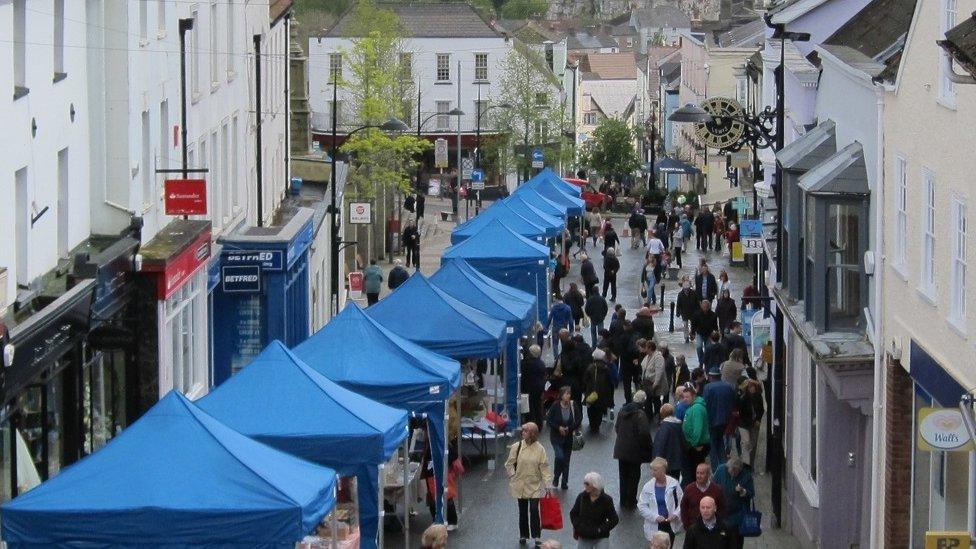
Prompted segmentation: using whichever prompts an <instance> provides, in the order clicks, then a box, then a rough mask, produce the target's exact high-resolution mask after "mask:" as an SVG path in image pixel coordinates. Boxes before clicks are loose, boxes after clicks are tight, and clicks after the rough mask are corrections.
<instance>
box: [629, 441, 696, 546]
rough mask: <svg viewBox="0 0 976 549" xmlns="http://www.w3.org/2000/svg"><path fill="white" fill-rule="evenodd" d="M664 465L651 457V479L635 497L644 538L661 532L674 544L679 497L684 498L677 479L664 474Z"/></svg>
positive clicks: (679, 515) (665, 470) (665, 471)
mask: <svg viewBox="0 0 976 549" xmlns="http://www.w3.org/2000/svg"><path fill="white" fill-rule="evenodd" d="M667 471H668V462H667V460H665V459H663V458H659V457H658V458H654V461H652V462H651V477H652V478H651V480H649V481H647V484H645V485H644V489H643V490H641V493H640V497H638V498H637V512H638V513H640V514H641V516H642V517H644V536H645V537H647V539H648V540H651V539H653V536H654V534H655V533H656V532H664V533H666V534H667V535H668V536H669V537H670V538H671V541H672V542H673V541H674V535H675V534H677V533H678V532H680V531H681V497H682V496H683V495H684V494H683V493H682V491H681V486H680V485H679V484H678V481H677V479H675V478H674V477H672V476H669V475H668V474H667Z"/></svg>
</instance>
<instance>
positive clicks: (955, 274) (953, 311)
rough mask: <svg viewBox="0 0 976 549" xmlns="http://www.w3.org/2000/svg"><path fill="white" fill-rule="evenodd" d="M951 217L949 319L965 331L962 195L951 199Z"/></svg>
mask: <svg viewBox="0 0 976 549" xmlns="http://www.w3.org/2000/svg"><path fill="white" fill-rule="evenodd" d="M949 209H950V217H951V219H952V252H951V258H950V269H951V274H950V277H951V281H952V290H951V297H950V300H949V321H950V323H951V324H952V325H953V326H954V327H955V328H956V329H957V330H960V331H962V332H963V333H965V329H966V274H967V273H966V271H967V267H968V265H967V260H966V244H967V242H966V237H967V232H968V230H967V229H968V227H967V222H968V220H967V218H966V200H965V199H964V198H962V197H960V196H955V195H954V196H953V197H952V199H951V201H950V206H949Z"/></svg>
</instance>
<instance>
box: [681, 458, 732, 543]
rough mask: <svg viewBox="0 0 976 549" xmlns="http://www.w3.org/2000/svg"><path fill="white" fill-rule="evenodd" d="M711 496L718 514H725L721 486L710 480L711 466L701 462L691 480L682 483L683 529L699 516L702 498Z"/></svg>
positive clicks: (688, 526) (686, 528)
mask: <svg viewBox="0 0 976 549" xmlns="http://www.w3.org/2000/svg"><path fill="white" fill-rule="evenodd" d="M706 497H709V498H712V501H714V502H715V505H716V513H717V514H718V516H720V517H721V516H725V494H723V493H722V487H721V486H719V485H718V484H716V483H715V482H712V467H711V466H710V465H709V464H707V463H701V464H699V465H698V467H696V468H695V475H694V477H693V480H691V481H690V482H688V483H686V484H685V485H684V493H683V495H682V496H681V512H680V514H679V516H681V523H682V525H683V526H684V528H685V530H688V529H689V528H691V526H692V525H693V524H694V523H695V521H696V520H698V517H699V516H701V515H700V512H699V505H698V504H699V503H701V500H702V499H703V498H706Z"/></svg>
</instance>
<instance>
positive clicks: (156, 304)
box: [138, 219, 211, 411]
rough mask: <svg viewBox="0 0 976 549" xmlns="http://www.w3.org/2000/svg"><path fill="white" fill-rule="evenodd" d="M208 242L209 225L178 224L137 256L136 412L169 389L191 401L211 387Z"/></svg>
mask: <svg viewBox="0 0 976 549" xmlns="http://www.w3.org/2000/svg"><path fill="white" fill-rule="evenodd" d="M210 239H211V229H210V221H197V220H184V219H179V220H175V221H173V222H171V223H170V224H169V225H167V226H166V227H165V228H164V229H163V230H162V231H160V232H159V233H158V234H157V235H156V236H155V237H154V238H153V239H152V240H151V241H149V242H148V243H147V244H146V245H145V246H144V247H143V248H142V250H141V254H142V257H143V260H142V271H141V272H142V273H143V274H144V276H143V277H142V281H141V282H142V284H141V296H140V297H141V299H140V311H139V322H140V325H141V326H142V329H141V330H140V336H141V337H140V339H139V357H138V361H139V366H138V384H139V393H140V396H141V398H140V411H145V410H146V409H148V408H149V407H150V406H151V405H152V404H154V403H155V402H156V401H157V400H159V398H161V397H162V396H163V395H165V394H166V393H168V392H169V391H170V390H172V389H176V390H178V391H180V392H181V393H183V394H184V395H186V396H188V397H189V398H191V399H195V398H198V397H200V396H202V395H204V394H206V392H207V390H208V389H209V387H210V367H209V359H208V358H209V327H208V326H209V323H208V314H207V310H208V300H207V268H206V267H207V261H208V260H209V259H210V255H211V253H210V249H211V242H210Z"/></svg>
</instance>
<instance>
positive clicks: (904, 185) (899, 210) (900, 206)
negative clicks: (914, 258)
mask: <svg viewBox="0 0 976 549" xmlns="http://www.w3.org/2000/svg"><path fill="white" fill-rule="evenodd" d="M895 188H896V192H895V201H896V208H895V257H894V265H895V267H898V268H900V269H902V270H905V267H906V264H907V261H908V255H907V248H908V160H907V159H906V158H905V157H904V156H902V155H900V154H898V155H895Z"/></svg>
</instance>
